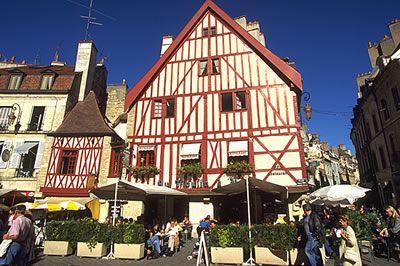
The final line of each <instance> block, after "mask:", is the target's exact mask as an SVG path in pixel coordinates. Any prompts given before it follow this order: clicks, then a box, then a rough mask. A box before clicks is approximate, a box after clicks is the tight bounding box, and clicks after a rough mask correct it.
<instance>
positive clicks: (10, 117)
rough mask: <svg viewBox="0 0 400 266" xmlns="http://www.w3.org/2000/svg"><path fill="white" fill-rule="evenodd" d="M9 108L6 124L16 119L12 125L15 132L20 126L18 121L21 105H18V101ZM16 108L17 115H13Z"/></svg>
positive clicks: (10, 124) (19, 119)
mask: <svg viewBox="0 0 400 266" xmlns="http://www.w3.org/2000/svg"><path fill="white" fill-rule="evenodd" d="M11 108H12V111H11V114H10V115H9V116H8V125H9V126H12V125H13V124H14V122H15V119H17V122H16V123H15V126H14V130H15V133H17V132H18V130H19V129H20V128H21V124H20V121H21V113H22V110H21V106H19V104H18V103H14V104H13V105H12V107H11ZM17 110H18V117H17V116H16V115H15V112H16V111H17Z"/></svg>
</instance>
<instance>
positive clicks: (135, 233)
mask: <svg viewBox="0 0 400 266" xmlns="http://www.w3.org/2000/svg"><path fill="white" fill-rule="evenodd" d="M145 232H146V231H145V228H144V226H143V225H142V224H128V225H121V226H117V227H115V228H114V235H113V236H114V238H113V240H114V242H115V243H123V244H141V243H143V242H144V238H145Z"/></svg>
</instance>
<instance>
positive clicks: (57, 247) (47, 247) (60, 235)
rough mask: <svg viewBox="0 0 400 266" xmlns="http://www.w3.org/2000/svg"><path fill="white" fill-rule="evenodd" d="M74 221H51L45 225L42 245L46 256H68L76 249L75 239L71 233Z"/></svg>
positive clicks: (74, 224) (74, 226)
mask: <svg viewBox="0 0 400 266" xmlns="http://www.w3.org/2000/svg"><path fill="white" fill-rule="evenodd" d="M76 225H77V223H76V222H75V221H51V222H49V223H47V225H46V230H45V236H46V241H45V244H44V254H46V255H63V256H65V255H69V254H72V253H73V250H75V249H76V239H75V234H74V233H73V232H74V230H75V228H76Z"/></svg>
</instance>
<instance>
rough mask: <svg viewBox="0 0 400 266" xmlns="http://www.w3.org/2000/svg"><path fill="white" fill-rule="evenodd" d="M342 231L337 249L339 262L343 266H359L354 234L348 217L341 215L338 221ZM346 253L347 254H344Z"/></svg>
mask: <svg viewBox="0 0 400 266" xmlns="http://www.w3.org/2000/svg"><path fill="white" fill-rule="evenodd" d="M339 223H340V224H341V225H342V227H343V230H342V232H341V233H340V234H341V237H342V240H341V243H340V247H339V254H340V261H341V263H342V265H343V266H361V265H362V262H361V256H360V250H359V249H358V244H357V238H356V234H355V233H354V230H353V228H351V220H350V218H349V216H348V215H342V216H341V217H340V219H339ZM346 253H348V254H346Z"/></svg>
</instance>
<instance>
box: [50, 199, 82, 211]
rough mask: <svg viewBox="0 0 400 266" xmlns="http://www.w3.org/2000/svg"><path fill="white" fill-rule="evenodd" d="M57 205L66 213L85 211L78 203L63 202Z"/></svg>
mask: <svg viewBox="0 0 400 266" xmlns="http://www.w3.org/2000/svg"><path fill="white" fill-rule="evenodd" d="M57 205H58V206H59V207H61V208H63V209H64V210H67V211H80V210H85V209H86V207H85V206H84V205H83V204H80V203H79V202H76V201H73V200H67V201H63V202H61V203H59V204H57Z"/></svg>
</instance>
